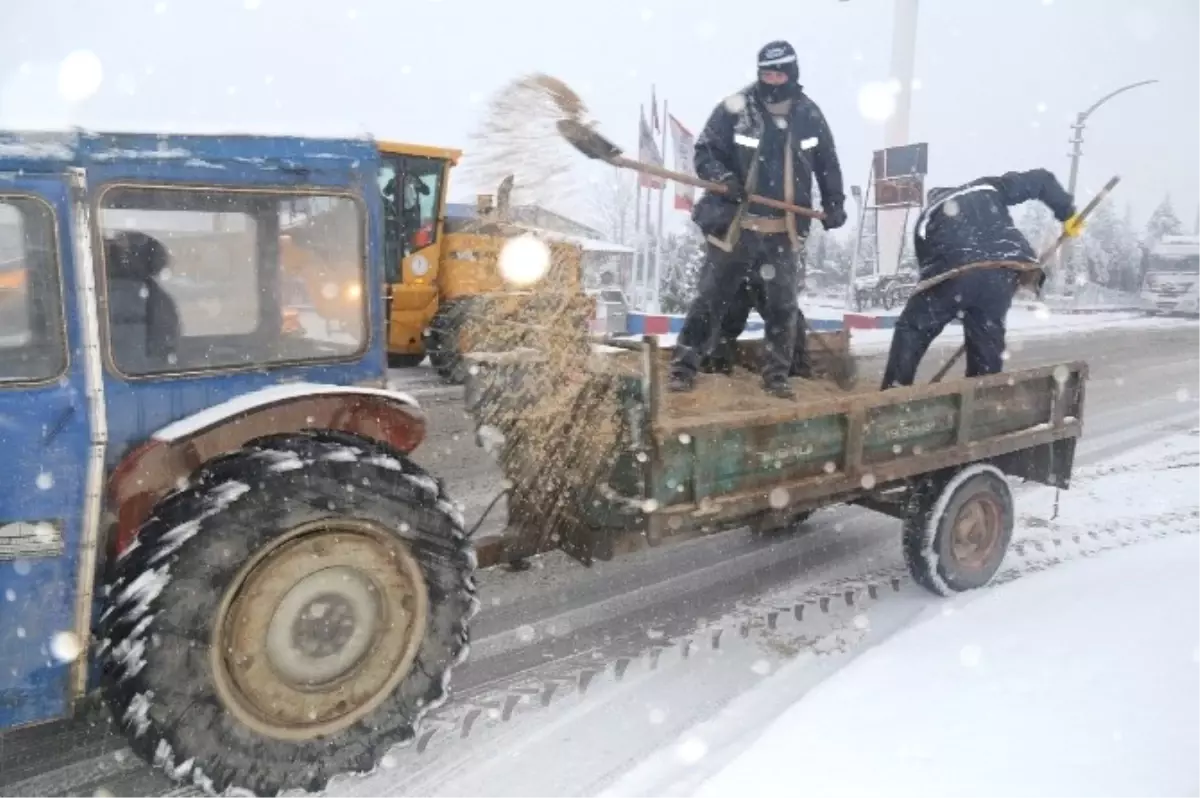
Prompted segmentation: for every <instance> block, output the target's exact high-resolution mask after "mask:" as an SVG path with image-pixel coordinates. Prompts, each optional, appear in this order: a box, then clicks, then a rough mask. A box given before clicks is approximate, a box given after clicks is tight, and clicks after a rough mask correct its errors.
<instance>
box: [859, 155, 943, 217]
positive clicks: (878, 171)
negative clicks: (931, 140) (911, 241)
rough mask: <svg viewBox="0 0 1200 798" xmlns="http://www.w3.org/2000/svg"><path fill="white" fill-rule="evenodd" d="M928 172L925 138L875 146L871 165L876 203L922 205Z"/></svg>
mask: <svg viewBox="0 0 1200 798" xmlns="http://www.w3.org/2000/svg"><path fill="white" fill-rule="evenodd" d="M928 172H929V145H928V144H927V143H925V142H921V143H919V144H905V145H904V146H902V147H888V148H887V149H884V150H876V151H875V154H874V159H873V160H872V165H871V173H872V177H873V179H874V187H873V188H874V190H875V207H877V208H913V207H915V208H919V207H921V206H922V205H923V204H924V200H925V175H926V174H928Z"/></svg>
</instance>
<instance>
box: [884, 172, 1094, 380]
mask: <svg viewBox="0 0 1200 798" xmlns="http://www.w3.org/2000/svg"><path fill="white" fill-rule="evenodd" d="M1029 200H1038V201H1040V202H1042V203H1043V204H1045V205H1046V207H1048V208H1049V209H1050V210H1051V211H1052V212H1053V213H1054V217H1055V218H1056V219H1058V220H1059V221H1060V222H1062V223H1063V232H1064V233H1066V234H1067V235H1068V236H1072V237H1074V236H1078V235H1079V234H1080V232H1081V231H1082V229H1083V224H1082V222H1081V221H1080V220H1079V218H1078V217H1077V216H1076V214H1075V205H1074V203H1073V202H1072V200H1071V195H1070V194H1068V193H1067V192H1066V190H1065V189H1064V188H1063V187H1062V185H1061V184H1060V183H1059V182H1058V180H1057V179H1055V177H1054V175H1053V174H1051V173H1050V172H1049V171H1047V170H1045V169H1034V170H1031V171H1028V172H1007V173H1005V174H1003V175H1001V176H1000V177H983V178H980V179H978V180H975V181H973V182H971V183H968V184H966V185H964V186H960V187H959V188H954V189H932V190H931V191H930V193H929V202H928V203H927V205H926V207H925V209H924V210H923V211H922V212H921V215H920V216H919V217H917V224H916V229H915V230H914V231H913V243H914V252H915V253H916V256H917V264H918V268H919V269H920V276H921V280H928V279H930V278H933V277H937V276H938V275H940V274H945V273H946V272H949V271H951V270H952V269H957V268H959V267H963V266H968V265H969V266H972V267H977V268H972V269H971V270H970V271H967V272H965V273H963V274H961V275H959V276H956V277H952V278H950V279H947V280H945V281H944V282H941V283H939V284H937V285H934V286H932V287H931V288H929V289H928V290H926V291H922V292H921V293H918V294H914V295H913V296H912V297H911V298H910V299H909V300H908V304H907V305H905V306H904V310H903V311H902V312H901V313H900V318H899V319H897V320H896V329H895V332H894V333H893V334H892V347H891V352H890V353H889V354H888V362H887V367H886V368H885V370H884V374H883V388H884V389H885V390H886V389H888V388H891V387H893V386H895V385H912V384H913V380H914V379H915V378H916V374H917V366H918V365H919V364H920V362H921V358H922V356H924V354H925V350H927V349H928V348H929V345H930V344H931V343H933V339H934V338H936V337H937V336H938V333H940V332H941V331H942V328H944V327H945V326H946V325H947V324H949V323H950V322H951V321H952V320H953V319H956V318H958V319H961V320H962V326H963V336H964V337H965V338H966V346H967V376H968V377H977V376H980V375H982V374H997V373H999V372H1000V371H1001V370H1002V369H1003V365H1004V358H1003V354H1004V334H1005V328H1004V322H1005V316H1007V315H1008V309H1009V307H1010V306H1011V305H1012V300H1013V295H1014V294H1016V291H1017V287H1018V282H1019V281H1028V283H1029V284H1033V285H1036V287H1037V288H1038V289H1039V290H1040V288H1041V284H1042V282H1044V280H1045V274H1044V273H1043V272H1042V271H1041V269H1036V268H1034V269H1031V268H1030V266H1029V264H1036V263H1037V260H1038V257H1037V254H1036V253H1035V252H1034V251H1033V247H1032V246H1030V244H1029V242H1028V241H1027V240H1026V239H1025V236H1023V235H1021V231H1020V230H1018V229H1017V227H1016V225H1015V224H1013V220H1012V216H1011V215H1010V214H1009V212H1008V209H1009V208H1010V207H1011V206H1013V205H1020V204H1021V203H1022V202H1028V201H1029Z"/></svg>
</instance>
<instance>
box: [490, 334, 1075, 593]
mask: <svg viewBox="0 0 1200 798" xmlns="http://www.w3.org/2000/svg"><path fill="white" fill-rule="evenodd" d="M818 336H820V337H821V338H822V340H821V341H816V340H812V339H814V338H816V337H818ZM656 341H657V339H656V338H655V337H653V336H647V337H644V338H643V339H642V340H641V341H640V342H639V341H634V342H616V341H610V342H609V345H607V346H604V347H599V348H598V349H600V350H601V351H599V352H597V353H596V354H594V355H593V356H592V359H591V361H590V362H589V363H588V366H587V368H588V376H587V380H588V382H589V384H590V387H589V389H588V390H589V391H590V392H591V394H592V395H599V394H602V393H605V392H607V395H610V396H613V397H616V398H617V399H616V401H617V403H618V405H619V407H618V409H617V411H616V414H615V417H616V419H617V421H616V424H617V432H616V434H615V435H614V436H612V437H613V444H612V446H610V447H608V451H609V454H608V455H607V456H605V457H604V458H603V460H604V462H603V463H602V464H601V465H600V467H598V468H597V469H596V471H595V479H594V481H593V484H585V485H570V486H564V487H563V489H562V490H556V491H554V492H553V494H548V493H546V492H545V491H543V490H541V488H542V486H544V485H545V484H546V481H547V480H550V481H553V480H554V479H555V478H556V474H558V473H560V472H562V471H564V469H567V470H569V466H568V465H566V464H565V461H562V457H563V455H562V454H561V453H562V452H566V451H571V450H572V448H573V447H575V444H576V440H575V439H576V438H578V437H580V436H587V435H591V434H593V431H594V429H595V427H596V424H597V419H596V418H595V417H594V414H593V417H587V416H585V417H580V418H578V419H577V420H576V423H574V424H572V425H571V426H570V427H569V429H565V431H562V432H556V433H555V437H556V440H555V441H554V442H553V445H552V446H551V447H546V448H544V449H542V450H539V449H538V448H537V447H533V446H530V445H529V444H528V442H527V441H523V440H522V439H521V435H522V434H526V435H527V434H528V432H527V431H526V432H524V433H523V432H522V424H523V423H524V422H525V421H527V415H528V414H529V413H531V412H534V411H533V410H530V409H529V408H531V407H534V406H535V405H536V403H537V401H538V393H539V392H541V391H544V390H545V389H546V387H547V385H551V384H556V383H559V382H561V381H562V380H563V378H564V377H563V375H557V374H554V375H547V374H545V372H546V370H547V369H552V368H553V363H552V362H551V361H552V358H550V357H548V356H547V355H546V353H544V352H537V351H532V350H523V351H519V352H508V353H503V354H489V353H477V354H475V355H473V356H472V357H471V359H472V367H471V368H470V373H471V377H470V378H469V379H468V382H467V392H466V397H467V406H468V410H469V411H470V412H471V413H472V415H473V417H474V419H475V420H476V422H477V424H478V428H479V430H480V432H479V439H480V441H481V442H482V443H485V444H487V445H488V446H489V447H490V448H492V449H493V451H495V453H496V455H497V458H498V460H499V462H500V464H501V467H502V469H503V470H504V473H505V476H506V478H507V479H508V481H509V482H510V484H511V485H512V487H511V489H510V495H509V515H510V523H511V525H512V526H513V527H515V529H513V531H511V532H510V533H509V534H507V535H506V536H504V537H502V538H499V539H496V540H493V541H491V542H489V543H488V544H486V545H485V544H481V545H480V546H479V554H480V557H481V562H485V563H490V562H501V561H506V560H514V559H521V558H525V557H528V556H530V555H532V554H535V553H537V552H540V551H547V550H550V549H553V548H561V549H563V550H564V551H566V552H567V553H569V554H571V555H572V556H574V557H576V558H577V559H579V560H581V561H582V562H584V563H591V562H593V561H595V560H597V559H599V560H607V559H610V558H613V557H615V556H617V555H620V554H623V553H627V552H631V551H636V550H638V549H642V548H645V547H650V546H659V545H664V544H668V543H671V542H675V541H680V540H686V539H689V538H694V537H697V536H700V535H705V534H710V533H714V532H719V531H721V530H727V529H730V528H734V527H746V526H749V527H751V528H752V529H755V530H757V531H760V532H764V533H766V532H773V533H778V532H781V531H789V530H795V529H797V528H798V527H799V526H800V525H802V524H803V523H804V521H805V520H806V519H807V518H808V516H809V515H810V514H811V513H812V512H814V511H816V510H818V509H820V508H822V507H828V506H830V505H834V504H857V505H861V506H863V507H867V508H870V509H872V510H875V511H878V512H881V513H884V514H886V515H890V516H893V517H895V518H897V519H899V520H900V521H901V522H902V532H901V534H902V538H903V550H904V556H905V560H906V563H907V565H908V567H909V569H910V570H911V572H912V575H913V577H914V578H915V580H916V581H917V582H919V583H920V584H921V585H923V586H924V587H926V588H928V589H930V590H931V591H933V592H935V593H938V594H941V595H949V594H951V593H954V592H958V591H962V590H968V589H972V588H977V587H980V586H982V585H985V584H987V582H988V581H989V580H990V579H991V578H992V577H993V576H994V575H995V573H996V572H997V570H998V569H999V567H1000V564H1001V561H1002V560H1003V558H1004V555H1005V551H1006V550H1007V547H1008V544H1009V541H1010V539H1011V537H1012V531H1013V523H1014V507H1013V493H1012V489H1011V487H1010V478H1017V479H1022V480H1031V481H1034V482H1039V483H1042V484H1045V485H1053V486H1056V487H1059V488H1066V487H1069V484H1070V476H1071V469H1072V465H1073V462H1074V456H1075V443H1076V440H1077V439H1078V437H1079V436H1080V434H1081V432H1082V429H1083V426H1082V425H1083V402H1084V387H1085V384H1086V381H1087V365H1086V364H1085V363H1082V362H1073V363H1062V364H1058V365H1051V366H1045V367H1041V368H1034V369H1026V370H1022V371H1015V372H1009V373H1004V374H996V375H992V376H986V377H979V378H973V379H959V380H952V381H948V382H942V383H938V384H926V385H918V386H913V387H909V388H901V389H895V390H889V391H884V392H880V391H878V390H874V389H858V390H854V391H851V392H849V393H846V392H843V391H840V390H839V389H837V388H836V387H834V386H833V385H832V383H831V382H828V380H827V376H826V375H827V374H828V368H826V366H828V361H829V359H831V358H834V357H837V356H838V355H839V354H840V353H844V352H845V351H846V347H847V346H848V345H849V341H848V338H847V335H846V333H845V332H838V333H832V334H831V333H814V334H811V335H810V342H809V348H810V357H811V359H812V361H813V363H814V367H815V371H816V374H817V376H818V377H825V378H824V379H822V380H820V381H819V383H820V384H814V385H809V386H807V388H806V390H805V391H804V392H803V393H802V397H807V398H802V399H801V400H799V401H788V400H778V399H774V398H770V397H766V396H765V395H764V394H763V392H762V391H761V389H760V388H759V387H758V385H757V379H756V378H754V381H753V382H751V381H749V380H743V381H742V382H741V383H740V384H738V383H737V382H736V381H735V382H732V383H731V382H730V381H729V380H728V378H726V377H724V376H722V375H716V374H713V375H700V382H699V384H698V386H697V388H696V391H695V392H694V393H692V394H684V395H679V394H669V393H664V391H663V390H662V388H663V384H664V378H665V373H666V366H667V354H668V353H667V352H665V351H663V350H661V349H660V348H659V346H658V344H657V342H656ZM760 346H761V343H760V342H742V344H741V347H742V348H741V352H740V355H741V359H742V364H743V366H750V367H751V369H753V367H754V365H755V363H756V361H757V359H758V351H757V350H758V347H760ZM814 382H818V381H814ZM597 385H598V386H600V388H596V387H595V386H597ZM705 392H713V393H714V395H713V397H711V398H709V399H706V398H705ZM722 394H723V395H722ZM577 402H578V403H580V404H586V402H582V401H581V400H577ZM572 412H573V411H572ZM539 423H541V422H539ZM539 491H540V492H539ZM564 505H567V506H568V509H569V512H564V511H563V510H564Z"/></svg>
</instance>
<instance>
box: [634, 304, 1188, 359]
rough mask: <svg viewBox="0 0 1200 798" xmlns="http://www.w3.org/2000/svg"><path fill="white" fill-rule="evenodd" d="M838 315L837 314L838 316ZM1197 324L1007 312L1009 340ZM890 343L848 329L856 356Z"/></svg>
mask: <svg viewBox="0 0 1200 798" xmlns="http://www.w3.org/2000/svg"><path fill="white" fill-rule="evenodd" d="M822 311H824V312H825V313H828V312H829V311H828V309H820V308H814V309H813V313H812V314H810V313H809V308H808V307H807V306H805V308H804V312H805V314H806V315H807V316H808V318H813V319H820V318H829V316H827V315H819V314H821V313H822ZM838 318H840V315H839V316H838ZM1188 325H1190V326H1193V327H1195V326H1196V321H1195V320H1194V319H1186V318H1172V317H1155V316H1146V315H1143V314H1141V313H1133V312H1112V313H1087V314H1075V313H1055V312H1053V311H1047V310H1046V309H1045V308H1041V309H1036V310H1031V309H1029V308H1027V307H1014V308H1013V309H1012V310H1011V311H1009V314H1008V336H1007V337H1008V340H1010V341H1021V340H1028V339H1032V338H1052V337H1054V336H1056V335H1078V334H1080V333H1087V332H1093V331H1095V330H1106V329H1122V330H1129V331H1130V332H1135V331H1140V330H1147V329H1161V328H1164V327H1173V326H1175V327H1177V326H1188ZM677 337H678V336H677V334H676V333H670V334H668V335H660V336H658V343H659V346H662V347H666V348H670V347H674V346H675V340H676V338H677ZM762 337H763V333H762V330H755V331H753V332H748V333H746V334H744V335H743V336H742V338H747V339H752V338H762ZM937 340H938V342H939V343H953V344H955V345H957V344H961V343H962V340H963V337H962V327H961V326H959V325H958V324H951V325H949V326H948V327H947V328H946V329H945V330H944V331H943V332H942V334H941V335H940V336H939V337H938V339H937ZM891 344H892V330H890V329H886V330H851V332H850V347H851V350H852V351H853V352H854V354H856V355H871V354H877V353H883V352H887V350H888V347H890V346H891Z"/></svg>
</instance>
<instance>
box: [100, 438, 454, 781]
mask: <svg viewBox="0 0 1200 798" xmlns="http://www.w3.org/2000/svg"><path fill="white" fill-rule="evenodd" d="M474 565H475V557H474V553H473V552H472V550H471V547H470V543H469V541H468V540H467V539H466V537H465V533H464V530H463V523H462V516H461V513H459V512H458V511H457V510H455V509H454V507H453V506H452V505H451V504H450V502H449V500H448V499H447V497H446V495H445V491H444V488H443V486H442V484H441V482H440V481H439V480H435V479H433V478H432V477H430V476H429V475H428V474H426V473H425V471H424V470H422V469H421V468H420V467H419V466H417V465H416V464H414V463H413V462H412V461H411V460H409V459H408V458H407V457H406V456H405V455H403V454H401V453H399V452H397V451H395V450H392V449H390V448H389V447H386V446H383V445H381V444H379V443H377V442H375V441H371V440H368V439H365V438H361V437H359V436H355V435H349V434H345V433H337V432H328V431H321V432H306V433H289V434H280V435H271V436H267V437H264V438H259V439H257V440H254V441H251V442H249V443H247V444H246V445H245V446H244V447H243V448H241V449H239V450H238V451H235V452H232V453H230V454H226V455H222V456H220V457H217V458H214V459H213V460H212V461H210V462H208V463H206V464H204V465H203V466H201V467H200V468H199V469H198V470H197V472H196V473H195V474H194V475H193V476H192V478H191V479H190V480H189V481H188V483H187V484H186V485H184V486H183V487H181V488H180V489H179V490H177V491H175V492H174V493H172V494H170V495H168V496H166V497H164V498H163V499H162V500H161V501H160V502H159V503H158V505H157V506H156V507H155V509H154V511H153V513H152V514H151V517H150V518H149V520H148V521H146V522H145V524H143V525H142V527H141V528H140V530H139V534H138V537H137V538H136V540H135V541H134V543H132V544H131V545H130V546H129V547H127V548H126V549H125V551H124V552H123V554H122V555H121V557H120V558H119V559H118V561H117V562H116V563H115V565H114V568H113V579H112V580H111V582H110V584H109V589H108V593H107V600H106V608H105V610H104V611H103V613H102V615H101V618H100V620H99V623H98V629H97V639H98V640H99V641H100V643H99V644H98V651H97V659H98V660H99V664H100V665H101V669H102V684H103V691H104V694H105V698H106V700H107V703H108V705H109V708H110V709H111V711H112V713H113V715H114V718H115V721H116V723H117V724H118V725H119V726H121V727H122V728H123V729H124V731H125V732H126V734H127V736H128V738H129V743H130V746H131V747H132V748H133V749H134V750H135V751H136V752H137V753H138V754H139V755H140V756H142V757H144V758H145V759H147V760H148V761H150V762H153V763H154V764H155V765H156V766H158V767H159V768H161V769H162V770H164V771H165V772H166V773H167V774H168V775H169V776H171V777H172V778H174V779H176V780H180V781H182V780H190V781H191V782H192V783H193V784H195V785H197V786H199V787H201V788H202V789H205V790H207V791H209V792H223V791H225V790H227V789H229V788H231V787H232V788H241V789H248V790H251V791H253V792H254V793H255V794H257V795H275V794H278V793H279V792H281V791H283V790H290V789H302V790H309V791H318V790H321V789H323V788H324V787H325V786H326V784H327V783H328V782H329V779H330V778H332V777H333V776H335V775H337V774H340V773H348V772H364V771H368V770H370V769H372V768H373V767H375V765H376V764H377V763H378V762H379V761H380V759H381V758H382V757H383V756H384V754H386V753H387V751H388V750H389V749H390V748H391V747H392V746H394V745H395V744H397V743H404V742H408V741H411V740H412V739H413V738H414V736H415V734H416V732H417V727H418V724H419V722H420V720H421V718H422V716H423V715H425V714H426V713H427V712H428V711H429V710H431V709H433V708H435V707H437V706H438V705H439V704H441V703H442V702H443V701H445V699H446V697H447V694H448V693H447V691H448V686H449V682H450V673H451V669H452V668H453V667H454V666H456V665H458V664H459V663H460V662H461V661H462V660H463V659H465V657H466V655H467V650H468V630H467V622H468V620H469V618H470V617H471V615H473V614H474V612H475V610H476V609H477V608H478V601H477V600H476V598H475V584H474V581H473V577H472V571H473V569H474ZM264 607H267V608H273V610H272V611H270V612H269V613H268V612H263V611H262V609H263V608H264ZM252 610H253V611H252Z"/></svg>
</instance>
